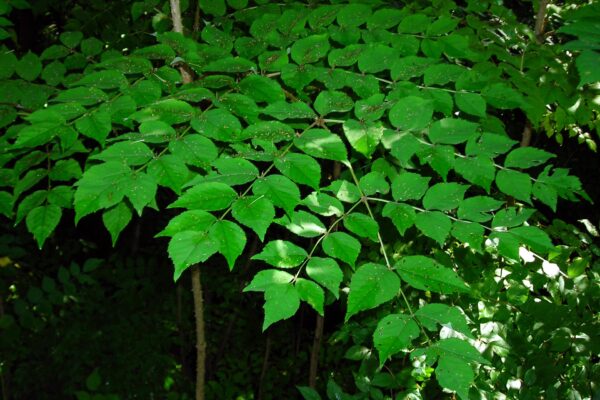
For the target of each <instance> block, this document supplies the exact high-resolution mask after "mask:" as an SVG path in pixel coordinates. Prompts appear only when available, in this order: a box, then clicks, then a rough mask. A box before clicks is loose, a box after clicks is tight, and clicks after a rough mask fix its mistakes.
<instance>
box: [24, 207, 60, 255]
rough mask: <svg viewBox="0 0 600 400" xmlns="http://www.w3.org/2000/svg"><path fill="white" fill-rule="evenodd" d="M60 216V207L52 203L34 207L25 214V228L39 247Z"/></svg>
mask: <svg viewBox="0 0 600 400" xmlns="http://www.w3.org/2000/svg"><path fill="white" fill-rule="evenodd" d="M61 216H62V211H61V209H60V207H58V206H56V205H54V204H48V205H45V206H39V207H36V208H34V209H33V210H31V211H30V212H29V213H28V214H27V218H26V219H25V223H26V225H27V230H28V231H29V232H31V233H32V234H33V237H34V238H35V240H36V241H37V244H38V247H39V248H40V249H41V248H42V246H43V245H44V242H45V241H46V239H47V238H48V236H50V234H51V233H52V232H53V231H54V228H56V226H57V225H58V223H59V221H60V217H61Z"/></svg>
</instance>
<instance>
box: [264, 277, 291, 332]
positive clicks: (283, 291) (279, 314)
mask: <svg viewBox="0 0 600 400" xmlns="http://www.w3.org/2000/svg"><path fill="white" fill-rule="evenodd" d="M299 307H300V296H299V294H298V289H297V288H296V287H295V286H293V285H291V284H287V285H274V286H271V287H269V288H268V289H267V290H266V291H265V305H264V306H263V308H264V310H265V320H264V322H263V327H262V330H263V332H264V331H265V330H266V329H267V328H268V327H269V326H271V325H272V324H274V323H275V322H277V321H281V320H283V319H288V318H290V317H292V316H294V314H296V311H298V308H299Z"/></svg>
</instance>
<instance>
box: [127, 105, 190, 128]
mask: <svg viewBox="0 0 600 400" xmlns="http://www.w3.org/2000/svg"><path fill="white" fill-rule="evenodd" d="M194 115H195V111H194V108H193V107H192V106H191V105H190V104H189V103H186V102H185V101H181V100H177V99H165V100H160V101H157V102H155V103H153V104H150V105H149V106H148V107H146V108H144V109H143V110H141V111H138V112H136V113H135V114H133V115H132V116H131V118H133V119H135V120H137V121H139V122H146V121H156V120H160V121H163V122H166V123H167V124H169V125H172V124H181V123H183V122H187V121H189V120H191V119H192V117H193V116H194Z"/></svg>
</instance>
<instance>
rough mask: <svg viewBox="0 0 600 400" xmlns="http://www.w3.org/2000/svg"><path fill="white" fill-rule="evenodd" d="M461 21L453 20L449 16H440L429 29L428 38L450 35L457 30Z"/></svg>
mask: <svg viewBox="0 0 600 400" xmlns="http://www.w3.org/2000/svg"><path fill="white" fill-rule="evenodd" d="M459 21H460V20H459V19H456V18H452V17H450V16H448V15H440V17H439V18H438V19H436V20H435V21H434V22H433V23H431V25H429V26H428V27H427V31H426V33H427V36H438V35H443V34H446V33H449V32H451V31H453V30H454V28H456V25H458V23H459Z"/></svg>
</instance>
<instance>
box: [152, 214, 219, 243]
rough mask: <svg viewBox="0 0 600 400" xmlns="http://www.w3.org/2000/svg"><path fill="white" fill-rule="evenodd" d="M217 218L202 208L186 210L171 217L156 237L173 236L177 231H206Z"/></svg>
mask: <svg viewBox="0 0 600 400" xmlns="http://www.w3.org/2000/svg"><path fill="white" fill-rule="evenodd" d="M216 221H217V219H216V218H215V216H214V215H212V214H211V213H208V212H206V211H202V210H190V211H184V212H182V213H181V214H179V215H177V216H176V217H174V218H171V220H170V221H169V224H168V225H167V226H166V228H165V229H163V230H162V231H160V232H159V233H157V234H156V235H155V237H163V236H168V237H173V236H175V235H176V234H177V233H180V232H185V231H195V232H204V231H207V230H208V228H210V227H211V226H212V225H213V224H214V223H215V222H216Z"/></svg>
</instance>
